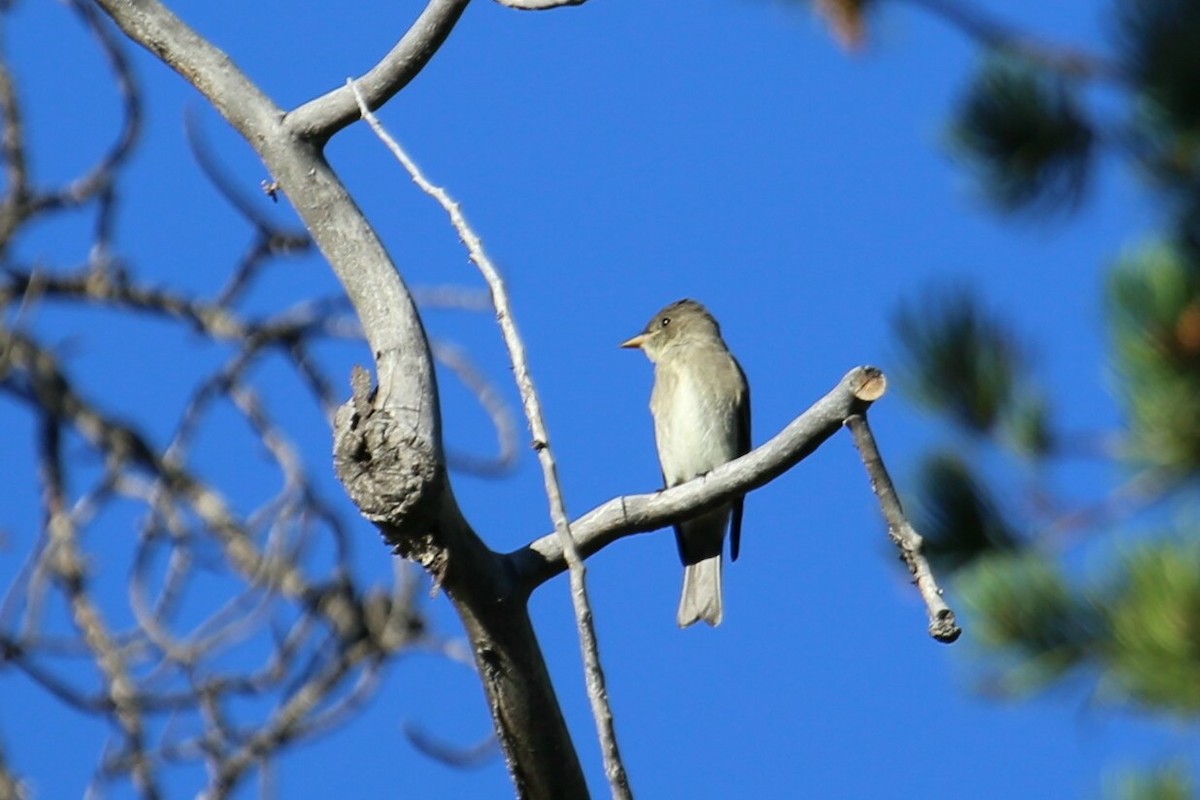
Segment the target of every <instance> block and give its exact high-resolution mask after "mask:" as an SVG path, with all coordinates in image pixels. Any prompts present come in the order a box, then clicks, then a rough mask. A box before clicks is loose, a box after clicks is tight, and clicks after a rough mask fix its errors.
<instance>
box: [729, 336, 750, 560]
mask: <svg viewBox="0 0 1200 800" xmlns="http://www.w3.org/2000/svg"><path fill="white" fill-rule="evenodd" d="M733 365H734V366H735V367H737V371H738V375H739V376H740V377H741V379H742V396H741V397H739V398H738V406H737V416H738V419H737V422H738V438H737V454H738V457H739V458H740V457H741V456H744V455H746V453H749V452H750V382H749V381H748V380H746V373H745V372H743V371H742V365H741V364H739V363H738V362H737V359H736V358H735V359H734V360H733ZM744 502H745V497H739V498H737V499H736V500H734V501H733V520H732V522H731V524H730V526H729V559H730V560H731V561H737V557H738V551H739V550H740V549H741V545H742V504H743V503H744Z"/></svg>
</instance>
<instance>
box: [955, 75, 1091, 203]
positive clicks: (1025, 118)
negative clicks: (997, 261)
mask: <svg viewBox="0 0 1200 800" xmlns="http://www.w3.org/2000/svg"><path fill="white" fill-rule="evenodd" d="M1094 138H1095V137H1094V134H1093V133H1092V129H1091V126H1090V125H1089V124H1088V122H1087V120H1086V119H1085V118H1084V116H1083V113H1082V111H1081V110H1080V105H1079V103H1078V102H1077V101H1076V99H1075V96H1074V90H1073V84H1072V83H1071V82H1070V81H1069V80H1068V79H1067V78H1066V77H1063V76H1060V75H1057V74H1054V73H1052V72H1049V71H1047V70H1045V69H1039V68H1037V67H1035V66H1034V65H1032V64H1030V63H1028V62H1026V61H1025V60H1023V59H1021V58H1019V57H1016V56H1011V55H1005V54H994V55H992V56H990V57H989V58H988V59H987V60H986V61H985V62H984V64H983V67H982V68H981V69H980V70H979V73H978V74H977V75H976V77H975V79H974V81H973V82H972V84H971V86H970V87H969V89H968V90H967V92H966V94H965V96H964V97H963V99H962V100H961V102H960V104H959V108H958V111H957V117H956V119H955V121H954V123H953V125H952V126H951V144H952V148H953V150H954V152H955V153H957V154H958V155H959V156H960V158H961V159H962V160H963V161H964V162H965V163H966V164H967V165H968V167H970V168H971V169H972V170H973V171H974V172H975V173H976V175H977V177H978V178H979V181H980V185H981V187H982V188H983V190H984V193H985V195H986V196H987V197H988V199H990V200H991V201H992V203H993V204H994V205H995V206H996V208H998V209H999V210H1001V211H1003V212H1006V213H1011V212H1016V211H1023V210H1031V209H1033V210H1046V209H1058V208H1065V209H1070V208H1074V207H1075V206H1076V205H1077V204H1078V202H1079V200H1080V198H1081V197H1082V196H1083V192H1084V189H1085V188H1086V186H1087V178H1088V172H1089V167H1090V163H1091V154H1092V145H1093V141H1094Z"/></svg>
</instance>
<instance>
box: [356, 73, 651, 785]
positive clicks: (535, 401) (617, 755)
mask: <svg viewBox="0 0 1200 800" xmlns="http://www.w3.org/2000/svg"><path fill="white" fill-rule="evenodd" d="M349 85H350V88H351V89H353V90H354V96H355V98H356V99H357V100H358V104H359V110H360V111H361V112H362V115H363V119H365V120H366V121H367V124H369V125H370V126H371V130H373V131H375V134H376V135H377V136H378V137H379V138H380V139H381V140H382V141H383V143H384V144H385V145H386V146H387V148H388V149H389V150H390V151H391V152H392V155H394V156H395V157H396V160H397V161H399V162H400V163H401V164H402V165H403V166H404V168H405V169H406V170H407V171H408V174H409V175H410V176H411V177H412V179H413V182H414V183H415V184H416V185H417V186H418V187H419V188H420V189H421V191H423V192H425V193H426V194H428V195H429V196H430V197H432V198H433V199H434V200H436V201H437V203H438V204H439V205H440V206H441V207H442V209H443V210H445V212H446V213H447V215H449V217H450V223H451V224H452V225H453V226H454V230H455V231H456V232H457V233H458V236H459V238H460V239H461V240H462V242H463V244H464V245H465V246H466V248H467V253H468V255H469V257H470V259H471V262H472V263H473V264H475V266H476V267H478V268H479V271H480V272H481V273H483V277H484V280H486V281H487V284H488V286H489V287H490V289H491V292H492V303H493V304H494V305H495V308H496V319H497V321H498V322H499V324H500V331H501V333H502V334H503V337H504V344H505V346H506V347H507V348H508V354H509V358H510V360H511V361H512V365H513V376H514V378H515V380H516V382H517V389H518V391H520V393H521V401H522V404H523V406H524V408H525V418H526V419H527V420H528V421H529V428H530V431H531V432H532V433H533V449H534V450H536V451H537V454H538V461H539V462H540V463H541V466H542V477H543V482H544V484H545V489H546V496H547V498H549V501H550V518H551V520H552V521H553V522H554V528H555V532H556V534H557V536H558V539H559V542H560V543H561V545H562V548H563V554H564V557H565V559H566V562H567V566H568V569H569V571H570V579H571V604H572V606H573V608H574V611H575V625H576V627H577V628H578V630H579V645H580V649H581V650H582V651H583V664H584V674H585V676H586V679H587V689H588V699H589V700H590V701H591V704H592V716H593V717H594V718H595V721H596V730H597V733H598V735H599V737H600V747H601V752H602V754H603V757H604V771H605V774H606V775H607V776H608V783H609V787H610V788H611V789H612V794H613V797H616V798H621V799H622V800H627V799H628V800H631V798H632V797H633V793H632V792H631V791H630V788H629V777H628V775H627V774H626V772H625V765H624V764H623V763H622V761H621V751H620V747H619V746H618V744H617V731H616V723H615V721H614V719H613V713H612V705H611V704H610V703H609V700H608V689H607V685H606V682H605V679H604V668H603V665H602V664H601V663H600V646H599V644H598V643H597V641H596V627H595V623H594V621H593V616H592V607H591V603H590V602H589V601H588V595H587V568H586V567H585V566H584V564H583V559H582V558H580V556H579V551H578V550H577V549H576V548H575V539H574V538H573V537H572V535H571V525H570V521H569V520H568V518H567V509H566V503H565V502H564V500H563V496H562V486H561V484H560V483H559V480H558V467H557V465H556V464H555V460H554V451H553V449H552V448H551V446H550V432H549V430H548V429H547V427H546V420H545V417H544V415H543V413H542V402H541V398H540V397H539V396H538V393H537V388H536V387H535V386H534V383H533V375H532V374H531V373H530V371H529V361H528V359H527V358H526V355H525V343H524V341H523V340H522V339H521V334H520V332H519V331H518V330H517V321H516V319H515V317H514V316H513V311H512V303H511V301H510V300H509V296H508V289H507V287H506V286H505V285H504V280H503V279H502V278H501V277H500V271H499V270H497V269H496V266H495V264H493V263H492V260H491V258H489V257H488V254H487V252H486V251H485V250H484V247H483V242H482V241H481V240H480V238H479V236H478V235H477V234H476V233H475V231H474V229H472V228H471V226H470V224H469V223H468V222H467V219H466V216H465V215H464V214H463V213H462V209H461V208H460V207H459V205H458V203H457V202H455V201H454V199H453V198H452V197H450V195H449V193H448V192H446V190H445V189H443V188H442V187H440V186H434V185H433V184H432V183H430V182H429V180H428V179H427V178H426V177H425V175H424V173H422V172H421V169H420V167H418V166H417V163H416V162H415V161H413V160H412V158H411V157H410V156H409V155H408V153H406V152H405V151H404V148H403V147H401V146H400V143H399V142H397V141H396V140H395V139H394V138H393V137H392V136H391V135H390V134H389V133H388V132H387V131H386V130H385V129H384V127H383V125H382V124H380V122H379V120H378V119H377V118H376V117H375V115H374V114H372V113H371V110H370V109H369V108H367V106H366V102H365V100H364V99H363V97H362V95H361V94H360V93H359V91H358V87H357V86H356V85H355V84H354V82H353V81H350V82H349Z"/></svg>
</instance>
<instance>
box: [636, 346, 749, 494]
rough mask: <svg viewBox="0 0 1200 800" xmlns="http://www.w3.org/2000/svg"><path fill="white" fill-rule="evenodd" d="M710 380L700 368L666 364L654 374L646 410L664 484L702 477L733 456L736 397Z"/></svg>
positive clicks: (735, 438)
mask: <svg viewBox="0 0 1200 800" xmlns="http://www.w3.org/2000/svg"><path fill="white" fill-rule="evenodd" d="M709 366H710V369H711V368H712V367H714V366H715V365H711V364H710V365H709ZM735 369H736V368H735ZM712 377H714V376H712V375H711V374H706V372H705V371H704V370H693V369H671V368H670V367H669V366H668V367H667V368H666V369H662V370H660V371H659V374H658V375H657V376H656V379H655V384H654V392H653V394H652V395H651V398H650V410H651V413H652V414H653V415H654V435H655V439H656V441H657V445H658V456H659V462H660V464H661V465H662V471H663V478H664V479H665V481H666V483H667V485H668V486H674V485H676V484H679V483H683V482H685V481H689V480H691V479H692V478H695V477H697V476H699V475H703V474H705V473H706V472H709V471H711V470H713V469H714V468H716V467H718V466H720V465H721V464H724V463H725V462H726V461H730V460H732V459H733V458H735V457H736V455H737V408H736V397H735V396H732V395H731V394H730V393H729V392H721V391H718V390H717V389H716V388H715V387H714V381H713V380H712Z"/></svg>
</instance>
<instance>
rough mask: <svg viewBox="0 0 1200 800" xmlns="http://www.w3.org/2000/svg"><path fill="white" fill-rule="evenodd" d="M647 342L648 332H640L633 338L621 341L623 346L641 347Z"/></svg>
mask: <svg viewBox="0 0 1200 800" xmlns="http://www.w3.org/2000/svg"><path fill="white" fill-rule="evenodd" d="M645 343H646V334H644V333H639V334H638V335H637V336H635V337H633V338H632V339H626V340H625V341H623V342H621V347H641V346H642V345H644V344H645Z"/></svg>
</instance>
